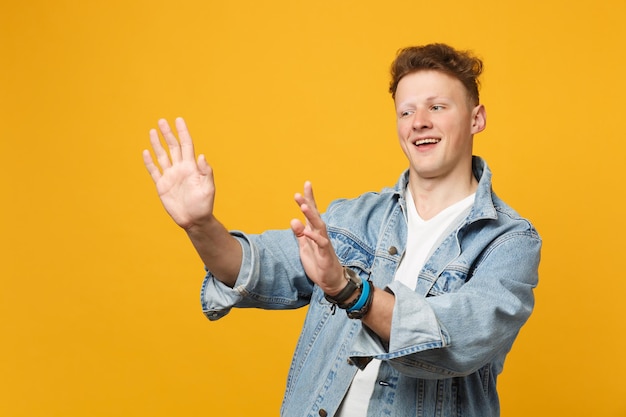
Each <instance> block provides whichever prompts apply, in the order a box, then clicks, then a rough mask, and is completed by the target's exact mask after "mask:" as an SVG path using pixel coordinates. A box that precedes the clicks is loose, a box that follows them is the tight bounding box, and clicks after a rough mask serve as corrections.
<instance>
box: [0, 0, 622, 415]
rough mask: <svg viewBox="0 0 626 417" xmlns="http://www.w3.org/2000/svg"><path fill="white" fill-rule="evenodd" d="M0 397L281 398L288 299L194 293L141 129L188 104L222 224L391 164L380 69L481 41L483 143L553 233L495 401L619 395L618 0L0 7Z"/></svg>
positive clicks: (614, 409) (578, 407)
mask: <svg viewBox="0 0 626 417" xmlns="http://www.w3.org/2000/svg"><path fill="white" fill-rule="evenodd" d="M0 35H1V37H0V59H1V61H0V77H1V78H0V89H1V90H0V111H1V113H0V114H1V116H0V117H1V120H0V122H1V128H2V130H1V133H0V135H1V146H0V158H1V162H0V198H1V199H2V200H1V204H0V210H1V211H0V222H1V229H0V230H1V232H0V233H1V243H0V245H1V246H0V276H1V281H0V285H1V287H0V325H1V326H0V331H1V337H2V341H1V343H0V415H1V416H11V417H13V416H174V415H177V416H191V415H220V416H250V415H263V416H272V415H278V409H279V407H280V402H281V399H282V392H283V388H284V383H285V377H286V374H287V370H288V367H289V363H290V358H291V352H292V351H293V348H294V345H295V342H296V338H297V335H298V331H299V328H300V325H301V322H302V319H303V317H304V313H305V311H304V310H302V311H295V312H263V311H249V310H246V311H241V310H239V311H235V312H233V313H232V314H231V315H230V316H229V317H227V318H225V319H224V320H222V321H219V322H216V323H210V322H209V321H208V320H206V319H205V318H204V317H203V315H202V314H201V312H200V306H199V288H200V283H201V280H202V278H203V270H202V264H201V262H200V261H199V259H198V258H197V257H196V255H195V252H194V251H193V248H192V247H191V245H190V244H189V243H188V241H187V238H186V236H185V234H184V233H183V232H182V231H180V230H179V229H178V228H177V227H176V226H175V225H174V224H173V223H172V222H171V221H170V219H169V218H168V217H167V215H166V214H165V212H164V211H163V209H162V208H161V206H160V202H159V201H158V198H157V196H156V193H155V190H154V188H153V184H152V182H151V180H150V178H149V176H148V174H147V173H146V172H145V169H144V167H143V164H142V160H141V150H142V149H143V148H145V147H147V146H148V130H149V129H150V128H151V127H154V126H156V121H157V119H158V118H160V117H166V118H168V119H169V120H173V118H174V117H176V116H179V115H182V116H184V117H185V118H186V120H187V122H188V124H189V126H190V130H191V132H192V134H193V135H194V138H195V140H196V149H197V150H198V151H199V152H204V153H206V154H207V158H208V160H209V161H210V162H211V164H212V165H213V166H214V168H215V171H216V181H217V186H218V196H217V198H218V200H217V207H218V208H217V211H218V214H219V216H220V218H221V219H222V220H223V221H224V223H225V224H226V225H227V226H228V227H229V228H238V229H242V230H245V231H248V232H258V231H261V230H264V229H266V228H283V227H288V224H289V220H290V219H291V218H292V217H295V216H297V215H298V213H297V207H296V205H295V203H293V200H292V196H293V193H294V192H296V191H299V190H300V189H301V186H302V183H303V182H304V181H305V180H307V179H309V180H311V181H313V184H314V187H315V189H316V195H317V197H318V200H319V204H320V206H321V207H326V205H327V204H328V202H330V201H331V200H332V199H334V198H338V197H350V196H355V195H357V194H359V193H361V192H364V191H367V190H378V189H380V188H381V187H383V186H385V185H390V184H393V183H394V182H395V180H396V179H397V176H398V175H399V173H400V172H401V170H403V169H404V167H405V166H406V163H405V161H404V158H403V155H402V153H401V152H400V150H399V146H398V145H397V141H396V137H395V126H394V123H395V122H394V115H393V111H392V100H391V98H390V97H389V95H388V93H387V85H388V67H389V64H390V62H391V60H392V59H393V57H394V55H395V52H396V50H397V49H399V48H400V47H403V46H406V45H412V44H422V43H427V42H433V41H441V42H446V43H450V44H452V45H454V46H456V47H459V48H463V49H472V50H474V51H475V52H476V53H478V54H479V55H480V56H482V57H483V58H484V61H485V65H486V71H485V73H484V78H483V89H482V99H483V102H484V103H485V105H486V107H487V111H488V127H487V130H486V131H485V132H484V133H481V134H480V135H479V136H477V144H476V153H478V154H480V155H482V156H484V157H485V158H486V159H487V160H488V162H489V163H490V165H491V168H492V169H493V171H494V175H495V188H496V191H497V192H498V193H499V194H500V196H501V197H503V198H504V199H505V200H506V201H507V202H509V203H510V204H511V205H512V206H514V207H515V208H516V209H518V211H519V212H521V213H522V214H523V215H525V216H527V217H529V218H530V219H532V220H533V222H534V223H535V225H536V226H537V228H538V229H539V231H540V232H541V234H542V237H543V238H544V242H545V243H544V251H543V258H542V263H541V268H540V286H539V288H538V290H537V307H536V310H535V313H534V315H533V316H532V317H531V319H530V321H529V322H528V324H527V326H526V327H525V328H524V329H523V330H522V332H521V334H520V337H519V339H518V341H517V343H516V345H515V346H514V348H513V351H512V352H511V354H510V355H509V358H508V361H507V363H506V366H505V371H504V373H503V374H502V376H501V378H500V381H499V386H500V394H501V400H502V410H503V412H502V414H503V416H506V417H514V416H570V417H571V416H626V395H625V394H626V384H625V383H624V374H625V373H626V360H625V359H624V354H625V352H626V335H625V330H626V326H625V325H624V318H625V315H626V301H625V295H626V280H625V279H624V276H625V272H624V270H625V266H624V258H625V256H624V243H623V242H624V238H623V236H624V233H625V231H624V229H625V227H626V222H625V220H624V214H623V213H624V203H625V202H626V201H625V199H624V192H625V191H626V190H625V187H624V179H625V175H624V173H625V166H626V157H625V153H626V137H625V135H624V120H625V117H626V115H625V113H626V112H625V110H626V106H624V100H625V97H626V81H625V78H624V77H625V72H624V67H625V65H626V53H625V49H626V47H625V45H624V44H625V40H626V1H624V0H593V1H592V0H580V1H554V0H548V1H527V2H508V1H501V0H485V1H481V2H468V1H462V0H454V1H449V2H422V1H415V0H411V1H404V0H399V1H395V2H377V1H371V0H369V1H364V0H359V1H355V0H344V1H341V0H339V1H336V0H320V1H314V2H301V1H288V0H279V1H270V2H264V1H252V0H240V1H234V2H227V1H220V2H216V1H208V2H205V1H193V2H192V1H179V2H171V1H167V2H166V1H132V0H131V1H128V0H127V1H120V0H109V1H106V2H105V1H101V2H95V1H91V2H90V1H69V0H57V1H23V2H17V1H14V2H10V1H7V0H4V1H3V2H2V5H1V6H0Z"/></svg>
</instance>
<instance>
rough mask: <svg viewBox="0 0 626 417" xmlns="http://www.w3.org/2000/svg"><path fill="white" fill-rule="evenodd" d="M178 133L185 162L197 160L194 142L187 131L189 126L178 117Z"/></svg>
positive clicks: (176, 122)
mask: <svg viewBox="0 0 626 417" xmlns="http://www.w3.org/2000/svg"><path fill="white" fill-rule="evenodd" d="M175 124H176V131H177V132H178V139H179V140H180V147H181V153H182V158H183V160H187V161H193V160H194V159H196V157H195V151H194V147H193V140H192V139H191V135H190V134H189V130H188V129H187V124H186V123H185V120H184V119H183V118H182V117H177V118H176V121H175Z"/></svg>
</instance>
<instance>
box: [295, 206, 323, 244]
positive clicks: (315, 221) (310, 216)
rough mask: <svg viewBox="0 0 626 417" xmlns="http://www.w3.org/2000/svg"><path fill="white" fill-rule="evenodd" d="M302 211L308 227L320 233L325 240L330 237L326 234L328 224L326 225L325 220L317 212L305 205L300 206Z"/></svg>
mask: <svg viewBox="0 0 626 417" xmlns="http://www.w3.org/2000/svg"><path fill="white" fill-rule="evenodd" d="M300 211H301V212H302V214H304V217H306V220H307V225H308V226H309V228H310V229H311V230H312V231H314V232H316V233H319V234H320V235H321V236H322V237H324V238H326V237H327V236H328V234H327V233H326V223H324V220H322V217H321V216H320V215H319V213H318V212H317V210H315V209H314V208H312V207H311V206H309V205H308V204H306V203H304V204H301V205H300Z"/></svg>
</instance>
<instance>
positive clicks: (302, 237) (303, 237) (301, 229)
mask: <svg viewBox="0 0 626 417" xmlns="http://www.w3.org/2000/svg"><path fill="white" fill-rule="evenodd" d="M290 225H291V230H292V231H293V234H294V235H295V236H296V238H297V239H298V240H299V241H300V243H301V244H315V246H317V247H319V248H324V247H327V246H328V244H329V242H330V241H329V240H328V239H327V238H326V237H325V236H322V235H321V234H320V233H318V232H316V231H314V230H311V229H310V228H308V227H306V226H305V225H304V224H303V223H302V222H301V221H300V220H298V219H293V220H292V221H291V224H290Z"/></svg>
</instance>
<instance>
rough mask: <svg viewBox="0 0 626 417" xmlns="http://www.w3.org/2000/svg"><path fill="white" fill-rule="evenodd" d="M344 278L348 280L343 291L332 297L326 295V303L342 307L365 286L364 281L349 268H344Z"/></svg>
mask: <svg viewBox="0 0 626 417" xmlns="http://www.w3.org/2000/svg"><path fill="white" fill-rule="evenodd" d="M343 276H344V278H346V281H347V284H346V286H345V287H343V289H342V290H341V291H339V294H337V295H334V296H330V295H328V294H326V293H324V298H326V301H328V302H329V303H332V304H337V305H339V306H340V307H341V304H343V303H344V302H345V301H346V300H348V299H349V298H350V297H352V294H354V293H355V291H357V290H360V289H361V287H362V286H363V281H362V280H361V279H360V278H359V277H358V275H357V274H356V272H354V271H353V270H351V269H350V268H347V267H345V266H344V267H343ZM357 299H358V297H357ZM342 308H343V307H342Z"/></svg>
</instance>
